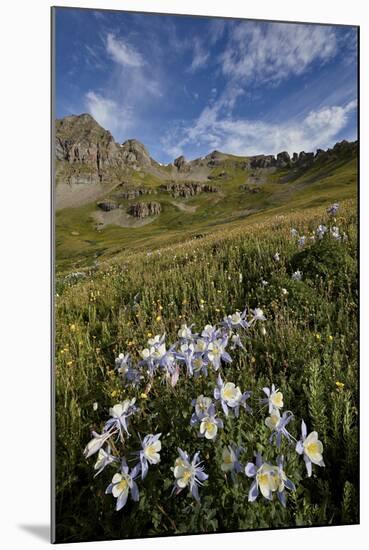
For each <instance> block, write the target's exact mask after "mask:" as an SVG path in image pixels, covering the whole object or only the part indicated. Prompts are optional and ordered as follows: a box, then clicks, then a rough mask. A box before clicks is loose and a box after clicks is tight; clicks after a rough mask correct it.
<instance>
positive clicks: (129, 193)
mask: <svg viewBox="0 0 369 550" xmlns="http://www.w3.org/2000/svg"><path fill="white" fill-rule="evenodd" d="M152 193H156V191H155V190H154V189H150V188H146V187H133V188H132V189H126V190H124V191H120V192H119V193H115V194H114V197H116V198H117V199H128V200H131V199H136V198H137V197H142V196H143V195H151V194H152Z"/></svg>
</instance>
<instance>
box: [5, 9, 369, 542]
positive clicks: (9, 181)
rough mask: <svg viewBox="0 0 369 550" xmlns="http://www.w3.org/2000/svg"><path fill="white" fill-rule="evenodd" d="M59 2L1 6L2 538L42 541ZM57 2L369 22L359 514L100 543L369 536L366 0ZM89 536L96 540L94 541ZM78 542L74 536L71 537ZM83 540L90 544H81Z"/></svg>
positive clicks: (364, 109) (368, 116) (364, 114)
mask: <svg viewBox="0 0 369 550" xmlns="http://www.w3.org/2000/svg"><path fill="white" fill-rule="evenodd" d="M50 5H51V4H50V2H49V1H44V0H37V2H31V1H29V0H17V1H13V0H7V1H5V2H3V3H2V6H1V23H2V24H1V30H0V40H1V49H0V52H1V59H2V61H1V72H0V78H1V85H0V98H1V101H0V108H1V118H0V140H1V148H0V151H1V156H0V166H1V168H0V186H1V201H2V202H1V213H0V235H1V250H0V261H1V268H0V276H1V284H0V292H1V331H0V335H1V337H2V340H1V341H2V344H1V348H0V356H1V363H0V364H1V374H0V384H1V386H0V387H1V390H2V396H1V399H0V406H1V417H0V419H1V421H0V426H1V427H0V442H1V451H0V460H1V464H0V472H1V485H0V506H1V511H0V524H1V526H2V527H1V531H0V544H1V546H2V548H6V549H8V548H21V549H23V548H27V549H28V548H31V549H33V548H39V547H45V545H46V544H47V539H48V524H49V454H50V452H49V450H50V443H49V402H50V399H49V394H50V392H49V364H50V353H49V341H50V337H49V324H50V318H49V303H50V297H49V287H50V278H49V270H50V257H49V248H50V218H49V216H50V206H49V204H50V164H49V162H50V155H49V143H50V133H49V120H50V118H49V117H50V41H49V36H50V9H49V8H50ZM58 5H63V6H64V5H65V6H67V5H74V6H82V7H100V8H101V7H104V8H115V9H131V10H142V11H158V12H168V13H191V14H202V15H220V16H222V15H223V16H238V17H249V18H268V19H280V20H281V19H285V20H297V21H315V22H327V23H346V24H352V25H357V24H360V25H361V56H362V59H361V119H362V122H361V271H362V273H361V302H362V303H361V317H362V324H361V329H362V349H361V356H362V357H361V397H362V401H361V436H362V448H361V465H362V467H361V483H362V487H361V521H362V525H361V526H352V527H333V528H315V529H308V530H307V529H298V530H288V531H272V532H259V533H252V532H250V533H238V534H237V533H236V534H230V535H214V536H213V535H211V536H206V537H199V536H196V537H194V536H192V537H179V538H178V537H177V538H175V539H172V538H169V539H147V540H136V541H124V542H110V543H93V547H94V548H103V547H104V548H106V547H108V545H109V547H111V548H118V547H121V546H122V545H124V548H125V549H140V548H143V549H145V548H147V549H148V548H150V549H151V550H158V549H159V548H160V549H161V550H166V549H169V548H171V547H172V546H173V545H174V544H175V546H176V548H177V549H178V550H180V549H182V548H183V549H184V548H187V547H188V545H191V546H192V547H193V548H194V549H197V548H201V549H206V548H214V547H215V548H220V547H224V545H226V546H229V545H236V546H242V547H257V548H258V549H263V548H270V547H274V548H275V547H278V548H283V549H289V548H294V549H296V548H297V547H298V548H299V549H304V548H309V549H312V548H314V549H317V550H320V549H321V548H324V547H326V546H327V545H329V546H331V547H334V548H345V549H346V548H347V547H350V546H351V547H352V546H355V547H356V548H360V547H362V546H363V540H365V538H364V537H365V535H366V538H368V537H369V529H368V519H369V514H368V508H369V506H368V502H369V500H368V499H369V485H368V471H369V468H368V465H369V453H368V450H369V444H368V441H369V438H368V432H369V415H368V407H369V399H368V388H369V383H368V382H369V380H368V340H369V338H368V337H366V338H365V335H364V330H365V329H366V330H367V329H368V311H369V307H368V306H369V302H368V290H367V285H366V282H367V281H368V275H369V273H368V262H367V250H368V242H369V232H368V207H369V203H368V184H369V182H368V160H367V159H368V121H369V111H368V100H369V83H368V72H369V71H368V69H369V59H368V43H369V35H368V32H369V16H368V13H367V12H366V8H365V6H366V5H367V2H366V1H365V0H350V1H349V2H348V1H347V0H345V1H342V0H324V1H322V0H308V1H304V2H299V1H298V0H270V1H267V0H257V1H256V2H255V1H253V2H247V1H245V0H244V1H243V2H236V1H235V0H227V2H219V3H218V4H216V2H215V1H214V0H172V1H170V0H151V1H150V0H134V1H133V0H130V1H128V0H127V1H121V0H115V1H112V0H108V1H103V0H100V1H96V0H95V1H93V0H88V1H77V0H75V2H65V1H63V0H60V1H59V3H58ZM366 336H367V335H366ZM90 544H91V543H90ZM72 546H73V547H74V546H75V545H72ZM84 547H85V546H84Z"/></svg>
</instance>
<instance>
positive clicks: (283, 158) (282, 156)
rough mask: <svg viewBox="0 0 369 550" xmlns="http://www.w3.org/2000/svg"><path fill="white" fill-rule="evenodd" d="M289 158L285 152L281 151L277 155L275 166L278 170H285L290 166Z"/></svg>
mask: <svg viewBox="0 0 369 550" xmlns="http://www.w3.org/2000/svg"><path fill="white" fill-rule="evenodd" d="M290 163H291V158H290V155H289V153H287V151H282V152H281V153H278V155H277V166H278V168H287V167H288V166H290Z"/></svg>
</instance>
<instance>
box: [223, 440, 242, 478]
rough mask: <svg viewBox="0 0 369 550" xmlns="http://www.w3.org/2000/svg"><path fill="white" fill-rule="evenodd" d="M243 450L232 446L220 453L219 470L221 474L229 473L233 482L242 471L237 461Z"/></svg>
mask: <svg viewBox="0 0 369 550" xmlns="http://www.w3.org/2000/svg"><path fill="white" fill-rule="evenodd" d="M242 450H243V449H241V448H240V447H237V446H236V445H234V444H231V445H228V446H227V447H224V448H223V451H222V463H221V465H220V469H221V470H222V472H225V473H230V474H231V476H232V479H233V481H236V475H235V474H238V473H240V472H242V471H243V466H242V464H241V463H240V461H239V457H240V454H241V452H242Z"/></svg>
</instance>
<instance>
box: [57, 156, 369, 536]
mask: <svg viewBox="0 0 369 550" xmlns="http://www.w3.org/2000/svg"><path fill="white" fill-rule="evenodd" d="M350 174H352V167H349V166H342V167H340V168H339V170H338V171H337V172H336V174H335V178H334V179H332V178H331V179H329V178H330V176H327V179H326V180H325V181H320V182H319V183H314V184H311V187H308V186H304V181H303V178H302V179H301V180H300V181H297V182H294V184H293V185H294V186H296V187H297V189H296V190H295V191H294V192H291V194H290V195H289V199H288V200H289V202H288V203H285V202H284V199H283V201H282V202H279V200H277V199H275V201H276V203H275V204H274V206H273V209H270V210H269V211H268V212H265V211H260V212H259V213H257V214H255V215H254V216H253V217H252V218H251V217H250V218H246V219H245V220H240V219H233V221H232V217H231V218H229V216H228V215H227V211H228V212H229V213H231V212H232V213H233V216H234V217H236V216H237V214H236V213H235V209H237V208H239V205H238V206H237V208H236V205H237V196H236V187H237V185H238V183H239V182H238V181H237V183H236V182H234V183H233V184H232V182H230V183H227V184H225V185H229V186H232V185H234V193H235V195H234V198H232V197H229V198H227V200H226V201H225V205H224V207H223V214H224V219H222V220H221V222H220V224H219V226H218V222H217V220H218V218H221V216H222V212H219V213H218V214H217V216H216V217H212V218H211V219H209V217H207V216H210V213H211V212H212V208H216V205H215V206H214V205H212V202H211V201H212V200H213V196H212V197H207V196H201V197H199V202H200V203H201V208H200V207H199V209H198V211H196V215H189V218H190V219H191V216H192V219H191V223H190V224H189V225H190V227H188V233H187V235H188V234H190V233H193V232H194V231H199V230H201V231H204V232H206V233H208V232H209V233H210V231H212V233H211V234H209V235H207V236H205V237H204V238H201V239H198V240H192V241H187V242H185V243H183V242H177V243H176V241H180V240H182V239H183V238H184V237H183V235H184V233H183V229H182V228H181V223H180V222H181V220H183V219H184V218H185V216H187V214H184V213H181V214H180V215H179V214H178V213H177V211H176V209H175V208H174V207H173V206H171V205H169V204H164V211H163V216H162V217H160V222H159V221H156V222H154V223H153V224H150V225H148V226H145V227H142V228H140V229H139V230H134V233H133V231H132V230H127V231H125V230H121V229H120V228H114V227H111V228H107V229H106V230H105V231H104V233H103V234H98V235H96V234H95V233H94V231H93V230H92V229H91V228H90V226H89V225H88V222H87V219H88V216H89V214H90V207H89V206H88V207H85V208H84V209H83V210H81V209H78V210H77V209H76V210H75V211H73V210H70V211H68V212H67V213H66V212H60V213H58V220H57V223H58V226H57V227H58V229H57V231H58V233H57V239H60V242H61V243H62V244H60V243H59V246H61V247H63V246H64V247H65V250H64V248H62V250H64V256H63V254H59V262H60V265H62V266H64V267H65V266H67V265H70V263H68V261H67V257H68V254H70V255H71V256H72V254H74V257H73V258H72V263H73V262H75V263H77V261H78V258H81V256H82V257H83V258H84V259H86V258H87V259H92V257H93V254H94V252H95V251H102V250H103V249H106V258H107V259H109V257H110V256H112V257H113V260H109V261H107V262H101V264H100V267H99V268H98V269H93V270H90V271H89V270H86V271H85V273H86V278H85V279H84V280H82V281H80V282H77V283H76V284H71V283H68V282H67V281H66V280H65V279H64V278H63V277H62V276H59V277H58V279H57V293H58V295H57V297H56V437H57V443H56V475H57V481H56V510H57V518H56V520H57V522H56V523H57V540H58V541H59V542H62V541H64V542H70V541H82V540H91V539H98V540H102V539H106V538H127V537H139V536H147V535H151V536H155V535H161V534H179V533H186V532H198V533H202V532H213V531H216V530H221V531H231V530H238V529H255V528H262V527H285V526H296V525H307V526H309V525H327V524H328V525H332V524H334V525H335V524H342V523H343V524H352V523H356V522H357V521H358V463H357V460H358V459H357V457H358V411H357V406H358V373H357V368H358V366H357V343H358V342H357V339H358V333H357V258H356V246H357V235H356V221H357V220H356V207H355V201H354V200H350V201H346V202H345V203H343V205H342V207H341V211H340V212H339V215H338V218H337V221H336V223H337V225H339V226H340V228H341V229H342V230H344V231H345V232H346V233H347V235H348V240H347V241H346V242H336V241H333V240H331V239H327V240H326V241H324V242H322V243H317V244H315V245H308V247H307V249H306V251H304V252H301V251H300V250H299V249H298V247H297V245H296V242H295V241H294V240H293V239H291V237H290V229H291V227H296V228H297V229H298V231H299V232H300V233H301V234H302V233H304V234H305V235H310V234H311V232H312V231H313V230H314V229H315V228H316V226H317V225H318V224H319V223H322V222H327V218H326V215H325V201H328V200H331V199H332V198H334V199H339V198H340V199H341V198H342V197H345V196H349V197H350V196H354V191H355V189H354V178H351V179H350ZM269 185H270V186H271V188H272V186H279V187H278V189H280V191H279V192H280V193H284V192H286V193H288V191H289V189H288V186H289V185H290V184H277V183H270V184H268V187H269ZM286 189H287V191H286ZM274 196H275V195H274ZM247 199H248V200H249V199H250V200H251V198H250V197H249V196H247ZM263 200H265V201H272V198H271V197H270V196H269V197H268V196H265V197H264V198H263ZM273 200H274V199H273ZM318 201H319V206H316V205H317V203H318ZM190 202H191V201H189V203H190ZM269 208H272V205H271V204H270V202H269ZM291 210H292V212H291ZM226 219H228V223H225V220H226ZM229 219H230V221H229ZM183 223H184V222H183ZM194 226H195V227H194ZM72 228H73V229H76V230H77V231H79V232H80V233H81V236H83V239H86V238H88V239H91V240H95V241H96V243H95V244H94V245H90V244H88V243H84V241H83V239H79V241H78V243H77V245H75V248H74V249H73V243H75V242H76V241H74V237H70V239H69V240H66V239H67V236H68V232H69V231H70V230H71V229H72ZM166 231H167V232H169V234H168V235H167V234H166V233H165V232H166ZM63 232H64V233H63ZM76 238H77V237H76ZM130 238H131V242H130V241H129V239H130ZM66 242H67V243H68V244H65V243H66ZM118 242H119V244H118ZM169 243H170V244H169ZM115 247H116V250H115ZM148 247H150V248H153V249H154V248H155V247H157V248H160V250H158V251H156V252H153V253H152V254H151V255H149V256H148V255H147V252H146V250H147V248H148ZM123 248H125V250H123ZM113 250H115V254H114V256H113V255H112V251H113ZM277 250H278V251H279V253H280V255H281V261H280V262H279V263H278V264H276V262H274V261H273V255H274V254H275V252H276V251H277ZM81 251H82V252H81ZM63 257H64V263H63V260H62V258H63ZM102 258H103V259H104V258H105V256H103V257H102ZM297 268H300V269H301V270H302V271H303V272H304V278H303V281H301V282H296V281H292V280H291V273H292V272H293V271H294V270H295V269H297ZM240 274H241V275H242V277H240ZM261 278H264V279H266V280H267V281H268V282H269V285H268V286H267V287H265V288H263V287H262V286H261V284H260V280H261ZM241 279H242V280H241ZM282 288H285V289H286V290H287V292H288V294H283V293H282ZM245 305H247V306H248V307H251V308H253V307H256V306H258V307H261V308H263V310H264V312H265V314H266V316H267V321H266V322H265V323H264V324H263V325H262V326H264V327H265V329H266V334H265V335H264V334H263V333H262V331H261V325H260V326H259V327H257V328H256V329H254V330H252V331H250V335H249V337H248V338H247V339H246V344H245V346H246V349H245V351H237V352H235V353H232V355H233V363H232V365H231V366H228V367H222V375H223V377H224V378H227V380H232V381H234V382H235V383H237V384H239V385H240V386H241V388H242V389H243V390H245V389H250V390H252V391H253V398H252V406H253V408H254V409H255V411H256V412H255V415H254V416H253V417H250V416H249V415H247V414H242V411H241V415H240V418H239V420H238V421H237V422H229V421H227V422H226V425H225V428H224V430H223V431H222V433H221V434H220V436H219V438H218V439H217V440H216V441H215V442H207V441H204V440H199V439H198V438H197V436H196V430H194V428H191V427H190V426H189V419H190V415H191V412H192V410H191V399H193V398H194V397H196V395H199V394H200V393H206V394H207V395H210V394H211V393H212V390H213V388H214V385H215V378H216V374H215V373H212V374H211V375H210V376H209V377H208V378H206V379H204V378H200V379H198V380H197V381H195V380H194V379H193V378H186V377H184V378H183V377H182V378H181V379H180V381H179V383H178V385H177V386H176V387H175V388H171V387H170V386H168V385H165V384H163V383H162V382H161V381H160V380H159V379H155V381H154V383H153V384H152V387H151V388H150V389H149V390H148V389H147V390H146V392H147V394H148V399H143V398H141V397H140V394H141V392H142V389H137V390H132V389H129V388H128V387H126V386H124V385H122V383H121V382H120V380H119V377H118V376H117V375H116V374H115V372H114V360H115V357H117V355H118V354H119V353H121V352H126V351H129V352H130V353H132V354H133V356H135V357H137V354H138V352H139V350H140V349H142V348H143V347H144V345H145V343H146V341H147V338H148V336H149V334H163V333H164V332H165V333H166V337H167V341H168V342H172V341H174V339H175V338H176V333H177V330H178V328H179V326H180V324H181V323H183V322H186V323H187V324H191V323H195V329H196V330H197V331H198V330H201V328H202V327H203V326H204V325H205V324H206V323H209V322H210V323H215V322H219V321H221V320H222V318H223V316H224V315H225V314H228V313H232V312H234V311H235V310H236V309H240V310H241V309H243V308H244V306H245ZM336 382H341V383H342V384H344V386H343V387H342V388H341V389H337V386H336ZM272 383H275V384H276V385H277V386H279V387H280V388H281V390H282V391H283V394H284V401H285V404H286V405H285V406H286V408H288V409H291V410H292V411H293V412H294V413H295V415H296V420H295V421H294V422H293V423H292V424H291V432H292V434H293V435H294V436H295V437H298V434H299V422H300V419H301V418H304V420H305V421H306V423H307V424H308V428H309V431H310V430H313V429H316V430H317V431H318V432H319V436H320V439H321V440H322V442H323V444H324V459H325V463H326V467H325V468H318V467H315V466H314V476H313V477H312V478H310V479H308V478H306V476H305V474H304V468H303V462H301V461H300V459H299V460H297V457H295V459H291V462H289V463H288V467H289V475H290V477H292V478H293V481H294V482H295V483H296V485H297V491H296V493H290V494H289V495H288V504H287V508H286V510H284V509H282V507H281V506H280V505H279V504H278V503H276V502H275V501H274V502H273V503H267V502H265V501H263V500H261V499H260V498H259V499H258V501H257V502H256V503H248V502H247V493H248V489H249V486H250V482H249V481H248V480H247V479H246V478H245V477H244V476H243V477H242V476H240V482H239V483H238V484H237V485H236V486H234V485H233V484H232V483H231V482H230V480H227V479H225V477H224V476H223V475H222V473H221V472H220V470H219V460H220V455H221V450H222V447H223V446H224V445H226V444H229V442H230V441H231V440H232V441H235V442H237V443H239V444H242V445H243V447H244V448H245V451H244V454H243V455H242V461H243V462H245V461H247V460H251V459H252V453H253V452H254V451H255V450H256V449H258V450H259V451H262V452H263V453H264V454H268V453H269V452H271V451H270V447H269V445H268V442H267V439H268V432H267V429H266V427H265V426H264V423H263V418H264V416H263V414H262V415H260V413H259V412H257V411H258V408H259V407H258V398H260V397H262V392H261V388H262V387H263V386H266V385H268V386H270V385H271V384H272ZM133 396H135V397H137V400H138V404H139V406H140V408H141V411H142V412H141V415H140V416H139V417H138V419H137V424H136V423H135V422H136V421H134V420H133V421H132V426H133V428H132V429H133V434H134V435H133V437H132V439H130V440H128V442H127V449H126V452H127V456H131V455H129V453H130V452H132V451H133V450H136V449H137V440H136V435H137V434H136V430H138V431H139V432H140V433H141V434H143V435H144V434H145V433H156V432H159V431H160V432H162V433H163V436H162V441H163V450H162V453H161V462H160V464H159V465H157V466H152V467H151V468H150V471H149V474H148V476H147V478H146V479H145V480H144V482H139V486H140V493H141V498H140V501H139V503H133V502H132V501H129V502H128V504H127V506H126V507H125V508H124V509H123V510H122V511H121V512H115V511H114V503H113V499H112V497H111V495H105V494H104V491H105V488H106V486H107V485H108V483H109V482H110V480H111V477H112V472H114V469H113V468H111V469H110V470H108V471H105V472H103V473H102V474H101V476H99V477H98V478H96V479H94V478H93V474H94V471H93V463H94V459H93V458H91V459H90V460H89V461H86V460H85V459H84V458H83V455H82V452H83V448H84V446H85V444H86V443H87V441H88V440H89V439H90V432H91V430H92V429H96V430H97V431H99V430H100V429H101V427H102V425H103V423H104V421H105V420H106V418H107V415H108V409H109V407H110V406H112V405H113V404H115V403H116V402H118V401H120V400H121V399H124V398H127V397H133ZM94 402H97V403H98V409H97V411H94V410H93V403H94ZM178 446H180V447H182V448H183V449H185V450H187V451H188V452H190V453H191V454H192V453H193V452H195V451H196V450H197V449H199V450H200V451H201V458H202V459H203V460H204V461H205V469H206V471H207V472H208V473H209V481H208V482H207V483H206V484H205V486H204V487H203V488H202V489H201V499H202V500H201V505H197V504H196V503H195V502H194V501H192V500H191V499H190V498H189V497H188V496H186V494H181V495H179V496H178V497H174V496H173V497H170V492H171V483H172V481H173V474H172V472H171V470H170V468H171V466H172V465H173V463H174V460H175V458H176V456H177V451H176V448H177V447H178ZM285 450H286V452H287V449H285ZM241 477H242V479H241Z"/></svg>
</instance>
